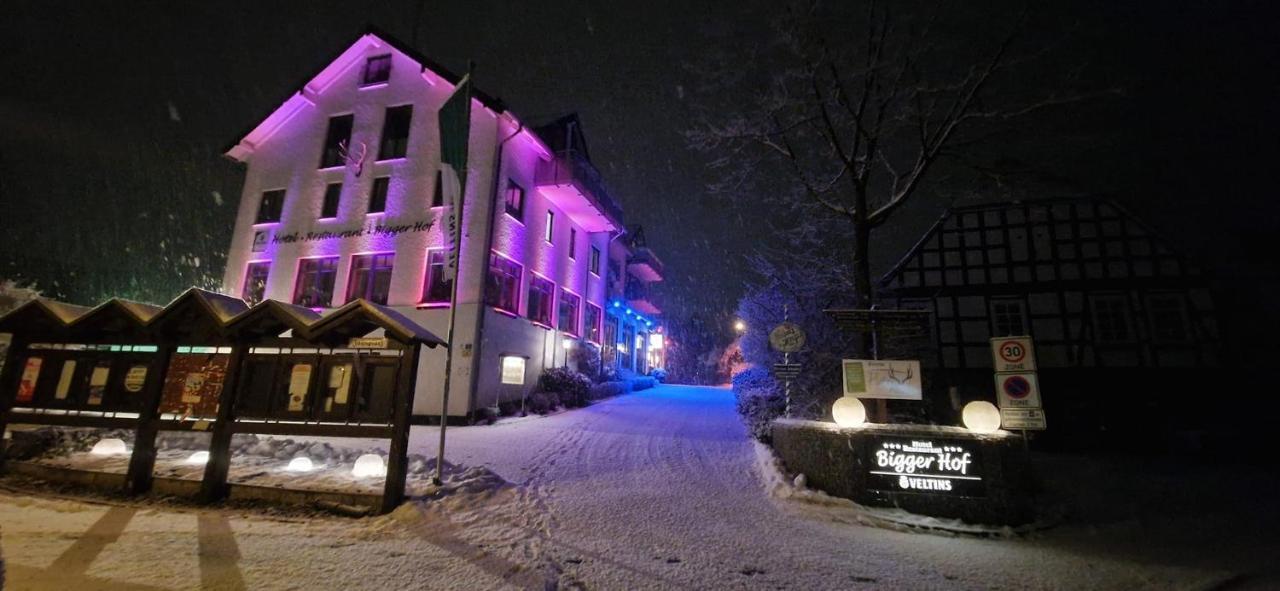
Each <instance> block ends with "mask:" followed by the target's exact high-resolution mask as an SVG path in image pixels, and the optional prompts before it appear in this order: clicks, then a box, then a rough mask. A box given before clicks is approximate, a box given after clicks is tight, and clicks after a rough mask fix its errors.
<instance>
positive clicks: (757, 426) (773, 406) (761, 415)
mask: <svg viewBox="0 0 1280 591" xmlns="http://www.w3.org/2000/svg"><path fill="white" fill-rule="evenodd" d="M732 384H733V395H734V397H735V398H737V407H738V414H741V415H742V421H743V422H744V423H746V424H747V430H748V431H750V432H751V436H752V437H755V438H756V439H759V440H760V441H763V442H766V443H768V441H769V423H770V422H771V421H773V420H774V419H776V418H778V417H780V416H782V413H783V411H784V410H785V409H786V398H785V397H784V396H783V395H782V389H781V387H780V386H779V384H778V383H777V382H776V381H775V380H774V379H773V376H772V375H771V374H770V373H769V370H767V369H765V368H763V367H748V368H746V369H744V370H742V371H739V372H738V373H736V374H734V376H733V380H732Z"/></svg>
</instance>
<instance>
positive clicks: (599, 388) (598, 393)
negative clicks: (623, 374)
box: [591, 381, 630, 400]
mask: <svg viewBox="0 0 1280 591" xmlns="http://www.w3.org/2000/svg"><path fill="white" fill-rule="evenodd" d="M629 391H630V389H629V388H628V387H627V383H626V382H619V381H614V382H600V383H599V384H594V385H592V386H591V399H592V400H604V399H605V398H612V397H614V396H620V395H622V394H626V393H627V392H629Z"/></svg>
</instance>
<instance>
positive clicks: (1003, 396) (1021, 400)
mask: <svg viewBox="0 0 1280 591" xmlns="http://www.w3.org/2000/svg"><path fill="white" fill-rule="evenodd" d="M996 400H997V401H998V402H999V403H1000V408H1040V407H1041V406H1042V405H1041V404H1040V382H1039V380H1037V379H1036V374H1035V372H1027V373H998V374H996Z"/></svg>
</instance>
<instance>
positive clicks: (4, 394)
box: [0, 334, 27, 474]
mask: <svg viewBox="0 0 1280 591" xmlns="http://www.w3.org/2000/svg"><path fill="white" fill-rule="evenodd" d="M26 350H27V342H26V339H23V338H21V337H20V336H18V335H16V334H15V335H13V337H12V339H11V340H10V341H9V351H8V353H7V354H6V355H5V360H4V367H2V368H0V474H3V473H4V472H5V456H6V454H7V453H8V444H6V443H5V439H4V432H5V429H7V428H8V427H9V418H10V417H9V411H10V409H12V408H13V404H14V399H15V398H17V396H18V380H20V379H22V378H21V376H22V371H21V370H20V369H18V360H20V359H22V357H23V355H24V354H25V353H26Z"/></svg>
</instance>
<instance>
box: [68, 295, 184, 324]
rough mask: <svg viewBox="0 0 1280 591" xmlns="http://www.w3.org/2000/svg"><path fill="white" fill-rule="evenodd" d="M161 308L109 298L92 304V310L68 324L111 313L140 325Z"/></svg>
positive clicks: (149, 319)
mask: <svg viewBox="0 0 1280 591" xmlns="http://www.w3.org/2000/svg"><path fill="white" fill-rule="evenodd" d="M163 309H164V308H161V307H160V306H154V305H151V304H144V303H142V302H135V301H133V300H126V299H123V298H111V299H109V300H107V301H105V302H102V303H101V304H98V305H97V306H94V307H93V309H92V310H89V311H88V312H86V313H84V314H82V315H80V317H78V318H76V319H75V320H74V321H72V322H70V323H69V326H71V327H72V328H75V327H81V326H84V325H86V324H89V323H90V322H94V321H96V320H98V319H100V318H109V317H110V316H112V315H121V314H123V315H124V317H125V318H127V319H128V320H129V321H131V322H132V323H133V324H134V325H135V326H138V327H142V326H145V325H146V324H147V323H148V322H151V319H152V318H154V317H155V316H156V314H159V313H160V311H161V310H163Z"/></svg>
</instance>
